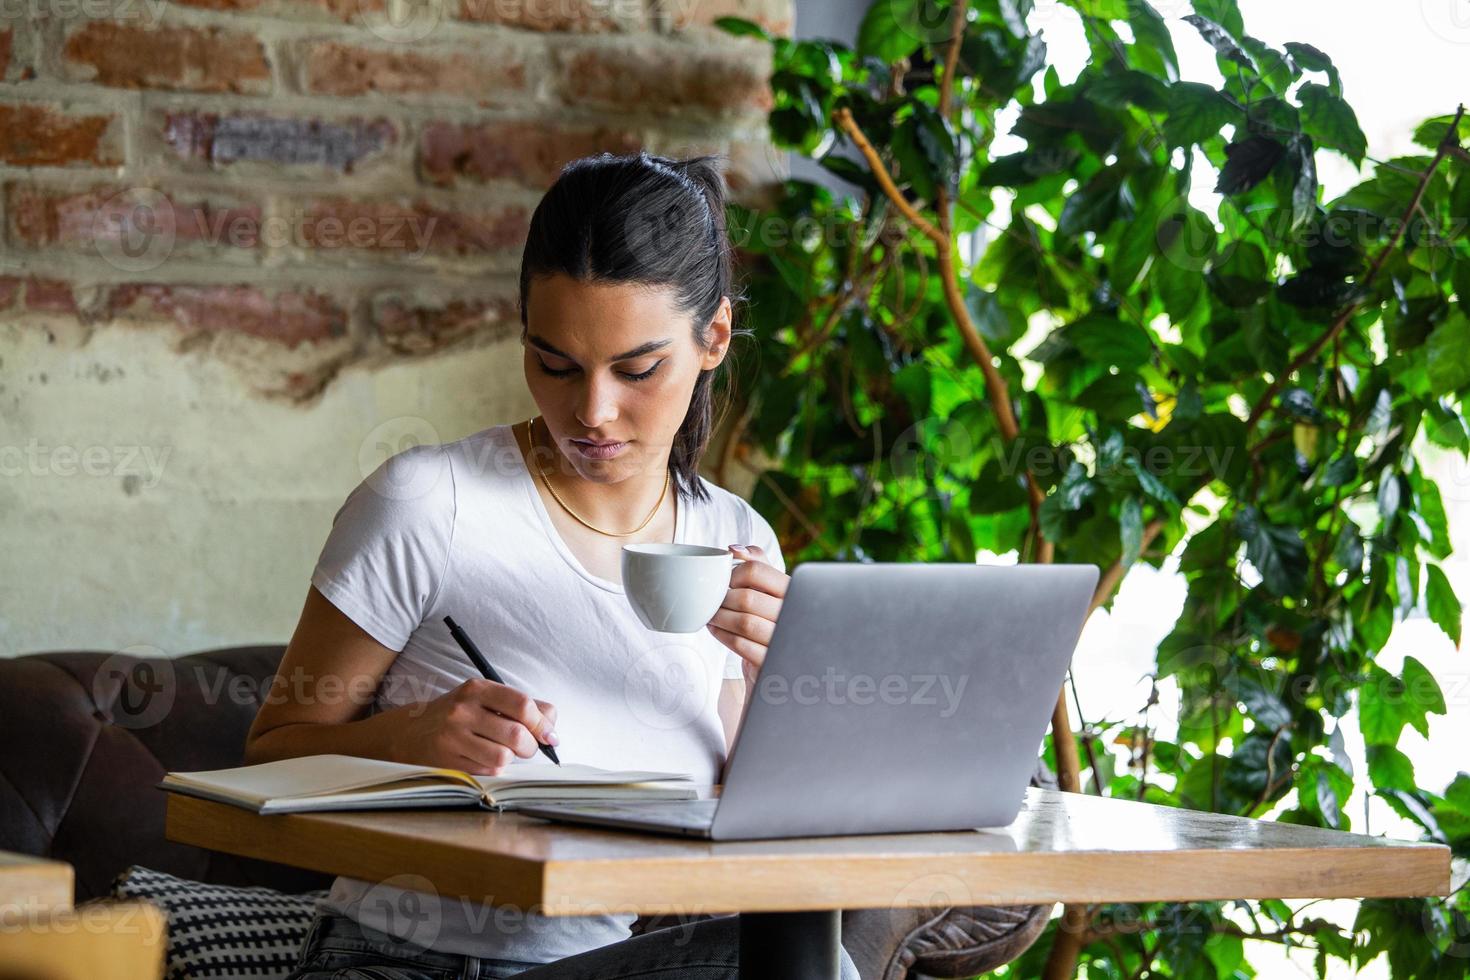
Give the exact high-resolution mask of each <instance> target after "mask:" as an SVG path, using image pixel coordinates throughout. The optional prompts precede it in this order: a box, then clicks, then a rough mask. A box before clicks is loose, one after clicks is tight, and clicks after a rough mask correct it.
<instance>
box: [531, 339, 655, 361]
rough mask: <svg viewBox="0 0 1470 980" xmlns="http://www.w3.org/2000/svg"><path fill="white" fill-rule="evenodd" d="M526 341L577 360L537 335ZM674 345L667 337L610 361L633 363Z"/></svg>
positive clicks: (650, 342) (611, 358)
mask: <svg viewBox="0 0 1470 980" xmlns="http://www.w3.org/2000/svg"><path fill="white" fill-rule="evenodd" d="M526 339H527V340H529V341H530V342H531V343H532V344H535V345H536V346H537V347H539V348H541V349H542V350H544V351H545V352H546V353H548V354H554V355H556V356H557V357H565V358H566V359H567V360H569V361H575V360H576V358H575V357H572V356H571V355H570V354H567V353H564V352H562V351H559V350H557V349H556V347H555V346H554V345H552V344H550V343H547V342H546V341H545V340H543V339H542V338H540V337H538V336H536V335H535V334H527V335H526ZM672 343H673V341H672V340H670V339H669V338H667V337H665V338H664V339H663V340H650V341H648V342H647V343H643V344H639V345H638V346H637V347H634V348H633V349H632V350H630V351H624V352H623V353H621V354H615V355H613V356H612V357H610V358H608V361H609V362H613V361H631V360H632V359H633V358H635V357H642V356H643V355H645V354H652V353H654V352H655V351H661V350H663V349H664V348H666V347H668V346H669V345H670V344H672Z"/></svg>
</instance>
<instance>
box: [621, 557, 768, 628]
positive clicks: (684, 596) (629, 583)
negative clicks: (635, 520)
mask: <svg viewBox="0 0 1470 980" xmlns="http://www.w3.org/2000/svg"><path fill="white" fill-rule="evenodd" d="M740 561H741V560H740V559H739V558H736V557H735V556H734V555H732V554H731V553H730V552H729V551H726V550H725V549H723V548H709V547H705V546H704V545H698V544H661V543H645V544H625V545H623V561H622V566H623V592H624V593H625V594H626V595H627V597H628V604H629V605H631V606H632V607H633V611H634V612H635V613H637V614H638V619H639V621H640V622H642V623H643V625H644V626H647V627H648V628H649V629H651V630H657V631H658V632H660V633H696V632H698V631H699V630H702V629H704V628H705V626H706V625H708V623H709V621H710V620H711V619H713V618H714V615H715V613H716V612H717V611H718V610H719V608H720V604H721V603H723V602H724V601H725V593H727V592H728V591H729V590H730V572H731V571H732V570H733V569H734V568H735V566H736V565H738V564H740Z"/></svg>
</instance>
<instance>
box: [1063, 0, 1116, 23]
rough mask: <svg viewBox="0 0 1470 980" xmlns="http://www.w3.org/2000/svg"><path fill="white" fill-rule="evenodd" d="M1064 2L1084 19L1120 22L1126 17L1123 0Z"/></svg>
mask: <svg viewBox="0 0 1470 980" xmlns="http://www.w3.org/2000/svg"><path fill="white" fill-rule="evenodd" d="M1064 2H1065V3H1066V4H1067V6H1069V7H1071V8H1072V9H1074V10H1076V11H1077V12H1078V13H1079V14H1081V15H1082V16H1084V17H1097V18H1100V19H1102V20H1122V19H1123V18H1125V17H1127V16H1128V4H1127V3H1126V2H1125V0H1064Z"/></svg>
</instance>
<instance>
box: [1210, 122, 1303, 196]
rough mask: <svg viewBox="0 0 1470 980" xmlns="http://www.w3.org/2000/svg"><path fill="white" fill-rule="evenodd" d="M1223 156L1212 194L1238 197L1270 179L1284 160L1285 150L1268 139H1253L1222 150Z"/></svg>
mask: <svg viewBox="0 0 1470 980" xmlns="http://www.w3.org/2000/svg"><path fill="white" fill-rule="evenodd" d="M1225 156H1226V157H1227V159H1226V161H1225V166H1223V167H1221V168H1220V179H1219V180H1218V181H1217V182H1216V183H1215V193H1217V194H1241V193H1244V192H1245V191H1248V190H1250V189H1251V188H1252V187H1255V186H1256V185H1257V184H1259V183H1260V182H1261V181H1263V180H1265V179H1266V178H1267V177H1268V176H1269V175H1270V173H1271V171H1272V170H1274V169H1275V168H1276V164H1278V163H1280V162H1281V160H1282V158H1283V157H1285V156H1286V147H1285V146H1283V145H1282V144H1280V143H1278V142H1277V141H1276V140H1273V139H1271V138H1270V137H1268V136H1252V137H1249V138H1248V139H1245V140H1242V141H1240V142H1239V143H1231V144H1230V145H1229V146H1227V147H1225Z"/></svg>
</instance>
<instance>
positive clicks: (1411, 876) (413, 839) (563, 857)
mask: <svg viewBox="0 0 1470 980" xmlns="http://www.w3.org/2000/svg"><path fill="white" fill-rule="evenodd" d="M167 832H168V837H169V839H171V840H175V841H180V842H183V843H187V844H196V845H199V846H201V847H207V848H212V849H214V850H218V851H227V852H229V853H232V854H240V855H245V856H247V857H256V858H264V859H267V860H271V861H279V862H283V863H285V864H291V865H295V866H298V867H303V868H311V869H314V870H317V871H325V872H329V873H332V874H341V875H348V876H351V877H354V878H362V879H366V880H369V881H383V880H384V879H388V878H392V877H394V876H398V875H415V876H420V877H421V879H422V880H425V881H427V882H428V883H430V884H431V885H432V886H433V888H434V889H436V890H437V891H438V892H439V893H440V894H441V895H447V896H456V897H461V898H465V899H469V900H472V901H475V902H488V903H490V904H495V905H510V906H515V907H518V908H521V909H527V908H530V907H533V906H534V907H535V909H536V911H538V912H540V913H542V914H544V915H578V914H589V913H607V912H609V911H611V912H636V913H642V914H686V915H705V914H719V913H729V912H738V913H741V929H740V933H741V948H742V950H754V949H770V948H775V949H779V950H781V956H780V957H779V962H774V963H773V962H770V961H766V960H762V961H761V963H760V964H759V965H757V964H755V963H752V962H750V961H749V959H748V958H747V957H742V963H741V973H742V976H761V977H766V978H772V980H782V978H786V977H793V978H794V977H798V976H800V977H813V976H824V975H825V976H832V977H835V976H836V975H837V963H838V951H837V943H838V933H839V925H838V923H839V911H840V910H841V909H844V908H882V907H942V906H950V905H1018V904H1032V903H1050V902H1069V903H1091V902H1158V901H1205V900H1215V899H1227V900H1228V899H1235V898H1374V897H1408V896H1423V895H1444V894H1447V893H1448V892H1449V889H1450V852H1449V849H1448V848H1446V847H1442V846H1439V845H1435V844H1420V843H1412V842H1407V841H1397V840H1389V839H1386V838H1379V837H1366V836H1362V835H1358V834H1345V833H1339V832H1337V831H1331V830H1322V829H1318V828H1314V827H1301V826H1296V825H1293V824H1283V823H1273V822H1269V821H1260V820H1247V819H1244V818H1240V817H1229V816H1223V815H1220V814H1213V813H1198V812H1195V811H1191V810H1176V809H1171V808H1168V807H1161V806H1154V805H1151V804H1147V803H1136V802H1132V801H1129V800H1115V799H1103V798H1099V797H1093V796H1080V795H1075V794H1065V793H1059V792H1055V791H1051V790H1043V789H1030V790H1028V791H1027V797H1026V808H1025V809H1024V810H1023V811H1022V812H1021V815H1020V817H1019V818H1018V819H1017V820H1016V821H1015V822H1014V823H1013V824H1011V825H1010V826H1009V827H1006V828H1003V829H992V830H975V831H956V832H949V833H924V834H885V835H871V836H851V837H808V838H800V839H789V840H772V841H727V842H719V843H711V842H707V841H698V840H688V839H681V838H674V837H659V836H654V835H648V834H638V833H624V832H619V831H610V830H600V829H595V828H590V827H575V826H572V825H568V824H553V823H548V822H545V821H542V820H538V819H535V818H532V817H525V816H521V815H518V814H515V813H503V814H495V813H487V812H484V811H465V810H438V811H422V810H420V811H408V810H384V811H376V812H370V813H367V812H356V813H352V812H339V813H316V814H297V815H289V816H272V817H262V816H258V815H256V814H254V813H251V812H249V811H247V810H243V809H239V808H236V807H232V806H227V805H225V804H221V803H212V802H209V801H206V800H200V799H193V798H189V797H183V796H174V797H171V798H170V800H169V803H168V830H167ZM747 943H748V944H749V945H747Z"/></svg>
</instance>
